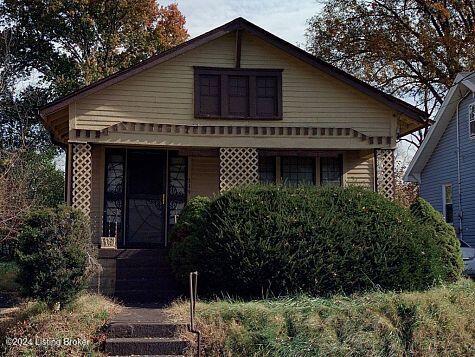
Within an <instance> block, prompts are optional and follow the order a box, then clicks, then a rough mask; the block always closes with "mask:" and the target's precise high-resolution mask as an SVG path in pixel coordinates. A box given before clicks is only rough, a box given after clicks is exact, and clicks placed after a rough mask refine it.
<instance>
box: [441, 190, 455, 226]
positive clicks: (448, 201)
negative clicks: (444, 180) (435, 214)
mask: <svg viewBox="0 0 475 357" xmlns="http://www.w3.org/2000/svg"><path fill="white" fill-rule="evenodd" d="M443 198H444V209H445V221H446V222H447V223H453V221H454V209H453V205H452V185H445V186H444V197H443Z"/></svg>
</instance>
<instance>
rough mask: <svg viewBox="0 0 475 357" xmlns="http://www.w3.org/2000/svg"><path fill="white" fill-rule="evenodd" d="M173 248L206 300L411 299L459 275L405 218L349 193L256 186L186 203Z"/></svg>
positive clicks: (452, 256) (357, 191) (182, 273)
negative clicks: (390, 295)
mask: <svg viewBox="0 0 475 357" xmlns="http://www.w3.org/2000/svg"><path fill="white" fill-rule="evenodd" d="M198 206H199V208H197V207H198ZM171 242H172V248H171V255H170V258H171V262H172V265H173V267H174V270H175V272H176V274H177V276H178V278H179V279H180V280H181V281H186V280H185V279H186V276H187V275H188V273H189V272H190V271H192V270H198V271H199V272H200V291H201V292H206V293H220V292H226V293H229V294H232V295H237V296H244V297H248V296H251V297H255V296H262V295H263V294H269V293H271V294H276V295H283V294H290V293H296V292H304V293H308V294H312V295H328V294H333V293H353V292H358V291H364V290H368V289H374V288H382V289H393V290H414V289H424V288H427V287H429V286H432V285H433V284H434V283H436V282H440V281H452V280H455V279H456V278H458V277H459V276H460V274H461V269H460V266H458V265H457V264H455V265H452V266H450V267H443V266H444V265H445V264H446V262H447V260H453V261H456V260H457V259H459V258H458V254H459V252H458V251H455V250H454V251H452V250H447V249H445V250H444V249H440V247H439V244H440V242H439V238H438V237H437V236H434V234H433V230H432V229H429V228H428V226H427V225H426V224H420V223H419V222H418V221H417V220H416V219H415V218H414V217H413V215H412V214H411V212H410V211H409V210H408V209H405V208H402V207H400V206H399V205H397V204H395V203H393V202H391V201H389V200H387V199H385V198H383V197H382V196H380V195H378V194H376V193H373V192H370V191H368V190H364V189H361V188H356V187H350V188H340V187H324V188H320V187H298V188H291V187H281V186H274V185H269V186H262V185H256V186H250V187H246V188H238V189H234V190H231V191H228V192H225V193H224V194H222V195H220V196H218V197H216V198H214V199H212V200H211V201H209V202H208V203H206V201H202V200H201V201H200V203H199V204H198V203H197V202H195V201H191V202H190V205H189V206H188V207H187V208H185V211H184V213H183V215H182V216H181V217H180V219H179V223H178V224H177V226H176V229H175V231H174V233H173V234H172V236H171ZM456 256H457V257H456Z"/></svg>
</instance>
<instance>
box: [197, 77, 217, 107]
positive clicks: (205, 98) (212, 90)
mask: <svg viewBox="0 0 475 357" xmlns="http://www.w3.org/2000/svg"><path fill="white" fill-rule="evenodd" d="M220 87H221V81H220V78H219V76H218V75H200V114H205V115H219V114H220V113H221V97H220V92H221V91H220V89H221V88H220Z"/></svg>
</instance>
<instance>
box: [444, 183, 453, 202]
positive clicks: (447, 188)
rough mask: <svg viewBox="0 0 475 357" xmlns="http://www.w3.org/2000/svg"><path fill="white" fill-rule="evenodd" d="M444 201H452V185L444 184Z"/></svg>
mask: <svg viewBox="0 0 475 357" xmlns="http://www.w3.org/2000/svg"><path fill="white" fill-rule="evenodd" d="M445 202H446V203H452V185H446V186H445Z"/></svg>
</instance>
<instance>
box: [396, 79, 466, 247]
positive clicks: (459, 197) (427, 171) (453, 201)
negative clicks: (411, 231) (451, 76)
mask: <svg viewBox="0 0 475 357" xmlns="http://www.w3.org/2000/svg"><path fill="white" fill-rule="evenodd" d="M474 91H475V72H466V73H460V74H458V75H457V78H456V79H455V81H454V84H453V85H452V87H451V88H450V90H449V92H448V94H447V96H446V97H445V100H444V102H443V103H442V105H441V107H440V109H439V111H438V113H437V115H436V117H435V124H433V125H432V127H431V128H430V130H429V133H428V135H427V137H426V139H425V140H424V142H423V143H422V146H421V147H420V149H419V150H418V151H417V153H416V155H415V156H414V158H413V160H412V162H411V164H410V165H409V167H408V169H407V172H406V175H405V177H404V179H405V180H406V181H413V182H419V185H420V195H421V197H422V198H424V199H425V200H427V201H428V202H429V203H430V204H431V205H432V206H433V207H434V208H435V209H437V210H438V211H439V212H441V213H442V214H443V216H444V217H445V220H446V221H447V222H449V223H452V224H453V225H454V227H455V229H456V231H457V233H458V236H459V238H461V239H463V240H464V241H466V242H467V243H469V244H470V245H472V246H475V97H474Z"/></svg>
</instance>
